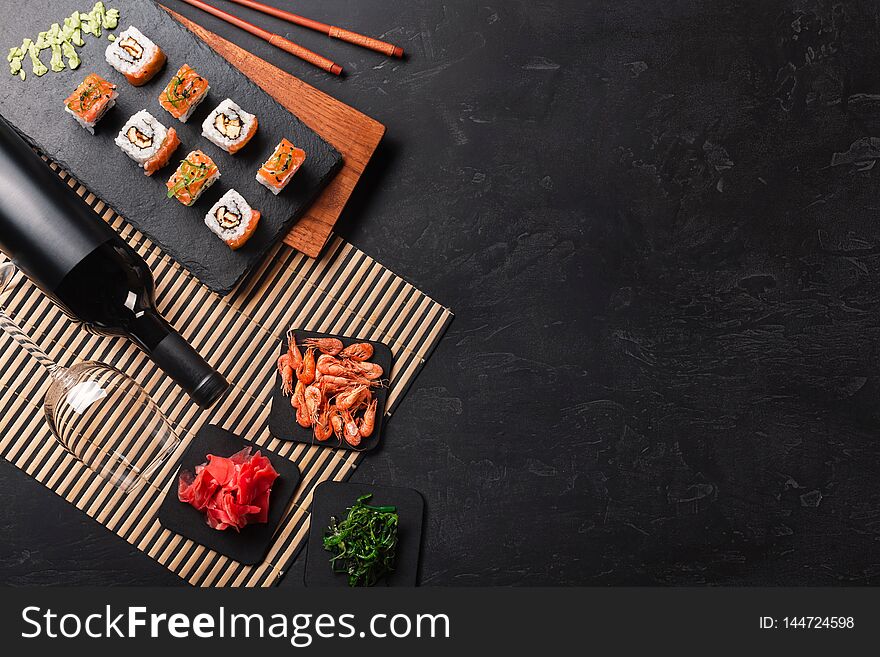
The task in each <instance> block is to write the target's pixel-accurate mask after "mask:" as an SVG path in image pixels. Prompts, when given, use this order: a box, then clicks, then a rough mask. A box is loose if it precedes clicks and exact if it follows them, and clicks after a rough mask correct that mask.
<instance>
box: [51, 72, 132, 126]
mask: <svg viewBox="0 0 880 657" xmlns="http://www.w3.org/2000/svg"><path fill="white" fill-rule="evenodd" d="M117 96H119V94H118V93H117V91H116V85H115V84H111V83H109V82H107V80H105V79H104V78H102V77H101V76H100V75H96V74H94V73H89V74H88V75H87V76H86V79H85V80H83V82H82V84H80V85H79V86H78V87H77V88H76V90H75V91H74V92H73V93H72V94H70V95H69V96H68V97H67V98H66V99H65V101H64V111H65V112H67V113H68V114H70V115H71V116H73V118H75V119H76V121H77V123H79V124H80V125H81V126H82V127H83V128H85V129H86V130H88V131H89V132H90V133H92V134H95V125H96V124H97V123H98V121H100V120H101V119H102V118H103V117H104V115H105V114H106V113H107V112H109V111H110V110H111V109H112V108H113V106H114V105H116V98H117Z"/></svg>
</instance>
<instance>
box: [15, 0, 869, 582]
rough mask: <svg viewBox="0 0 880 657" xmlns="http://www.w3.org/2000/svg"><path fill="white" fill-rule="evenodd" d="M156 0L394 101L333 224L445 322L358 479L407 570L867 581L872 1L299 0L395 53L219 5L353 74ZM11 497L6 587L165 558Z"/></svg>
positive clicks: (45, 503) (353, 94) (349, 92)
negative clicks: (404, 510) (397, 526)
mask: <svg viewBox="0 0 880 657" xmlns="http://www.w3.org/2000/svg"><path fill="white" fill-rule="evenodd" d="M275 1H276V3H277V2H278V0H275ZM168 4H169V5H170V6H173V7H174V8H175V9H178V10H180V11H181V12H182V13H184V14H186V15H187V16H189V17H192V18H194V19H195V20H197V21H199V22H201V23H202V24H203V25H205V26H206V27H208V28H210V29H212V30H215V31H217V32H219V33H221V34H223V35H225V36H228V37H230V38H232V39H233V40H235V41H236V42H238V43H239V44H241V45H243V46H244V47H246V48H248V49H250V50H251V51H253V52H255V53H257V54H259V55H260V56H262V57H265V58H266V59H268V60H270V61H273V62H275V63H277V64H279V65H281V66H282V67H283V68H285V69H287V70H290V71H292V72H294V73H295V74H297V75H300V76H302V77H303V78H304V79H306V80H307V81H309V82H310V83H312V84H314V85H316V86H317V87H319V88H321V89H323V90H325V91H328V92H329V93H331V94H333V95H335V96H337V97H339V98H340V99H342V100H344V101H346V102H348V103H350V104H352V105H354V106H355V107H357V108H359V109H361V110H363V111H364V112H366V113H367V114H370V115H371V116H374V117H376V118H377V119H379V120H380V121H382V122H383V123H385V124H386V125H387V126H388V136H387V138H386V140H385V142H384V143H383V145H382V147H381V149H380V151H379V152H378V154H377V157H376V160H375V161H374V163H373V164H372V165H371V166H370V168H369V170H368V172H367V175H366V177H365V179H364V180H363V181H362V183H361V184H360V186H359V187H358V190H357V192H356V195H355V197H354V199H353V201H352V203H351V205H350V207H349V210H348V211H347V213H346V215H345V218H344V220H343V222H342V224H341V226H340V233H341V234H342V235H343V236H344V237H346V238H347V239H349V240H351V241H352V242H354V244H356V245H357V246H358V247H360V248H361V249H363V250H364V251H366V252H367V253H369V254H371V255H373V256H375V257H376V258H377V259H378V260H379V261H381V262H382V263H383V264H385V265H386V266H388V267H390V268H391V269H392V270H393V271H395V272H397V273H398V274H400V275H401V276H403V277H405V278H406V279H408V280H410V281H412V282H413V283H414V284H416V285H417V286H418V287H420V288H421V289H423V290H425V291H426V292H427V293H428V294H430V295H432V296H433V297H434V298H435V299H437V300H438V301H440V302H442V303H444V304H446V305H448V306H450V307H451V308H453V309H454V311H455V312H456V315H457V318H456V320H455V322H454V323H453V325H452V327H451V329H450V331H449V332H448V334H447V335H446V337H445V339H444V340H443V342H442V344H441V345H440V347H439V349H438V350H437V351H436V353H435V355H434V356H433V358H432V359H431V360H430V361H429V362H428V365H427V367H426V368H425V370H424V372H423V373H422V375H421V376H420V377H419V378H418V380H417V381H416V383H415V385H414V387H413V388H412V390H411V391H410V393H409V395H408V396H407V397H406V399H405V401H404V402H403V403H402V404H401V406H400V408H399V410H398V412H397V413H396V415H395V417H394V418H393V420H392V421H391V423H390V424H389V425H388V429H387V434H386V436H387V438H386V444H385V447H384V448H383V449H382V450H381V451H379V452H378V453H376V454H374V455H371V456H370V457H369V458H367V459H366V460H365V461H364V462H363V464H362V466H361V467H360V468H359V469H358V471H357V472H356V474H355V475H354V476H355V479H356V480H357V481H363V482H373V481H375V482H381V483H383V484H389V485H407V486H413V487H415V488H417V489H419V490H420V491H422V493H424V495H425V498H426V501H427V508H428V517H427V522H426V534H425V543H424V552H423V559H422V577H421V579H422V583H423V584H425V585H475V584H486V585H506V584H521V585H537V584H600V585H607V584H705V583H713V584H768V585H774V584H808V583H809V584H819V585H827V584H838V583H850V584H862V583H864V584H877V583H880V556H878V552H877V545H878V539H880V492H878V488H880V487H878V481H880V458H878V457H880V438H878V435H877V434H878V430H880V414H878V412H877V411H876V410H875V408H876V406H877V402H878V397H880V379H878V377H877V375H876V372H877V369H878V365H880V351H878V349H877V348H876V346H875V345H876V344H877V338H878V334H880V329H878V314H880V293H878V291H877V289H875V288H877V286H878V281H880V258H878V256H880V223H878V217H880V194H878V192H880V167H876V170H875V168H874V164H875V162H876V160H877V159H878V158H880V113H878V110H880V65H878V64H880V41H878V39H877V33H876V25H877V22H878V21H880V9H878V8H877V7H876V6H875V5H874V4H873V3H868V2H856V1H850V0H844V1H843V2H841V3H839V4H836V3H824V2H806V3H804V2H790V1H783V0H753V1H751V2H732V3H720V2H719V3H693V2H681V1H677V0H670V1H668V2H648V1H647V0H641V1H639V2H635V1H632V0H622V1H616V2H611V1H609V2H584V1H583V0H581V1H573V0H572V1H562V0H556V1H554V2H544V3H534V2H514V1H509V0H501V1H499V2H490V3H488V4H487V3H475V2H464V1H458V2H457V1H452V2H446V3H440V2H434V1H432V0H411V1H408V2H399V3H389V2H383V1H381V0H358V1H357V2H340V1H337V0H329V1H328V2H315V1H314V0H302V1H300V2H298V3H297V7H298V9H299V10H300V11H301V12H302V13H303V14H306V15H309V16H313V17H315V18H322V19H324V20H327V21H329V22H336V23H338V24H341V25H343V26H350V27H353V28H355V29H358V30H360V31H363V32H365V33H368V34H377V35H381V34H383V33H384V34H385V35H386V36H387V37H388V38H389V39H390V40H392V41H395V42H398V43H400V44H401V45H403V46H404V47H405V48H406V49H407V51H408V53H409V55H410V57H409V59H408V60H407V61H405V62H403V63H399V62H396V61H387V60H383V59H382V58H381V57H380V56H377V55H373V54H372V53H368V52H365V51H361V50H360V49H356V48H353V47H350V46H348V45H345V44H341V43H333V42H330V41H328V40H327V39H326V38H323V37H321V36H320V35H317V34H314V33H310V32H307V31H304V30H302V29H300V28H296V27H293V26H287V25H285V24H283V23H280V22H278V21H275V20H273V19H269V18H267V17H262V16H257V15H255V14H252V13H251V12H249V11H247V10H244V9H241V8H235V10H234V11H235V12H236V13H238V14H239V15H242V16H248V17H251V16H256V17H257V21H258V22H259V23H260V24H261V25H264V26H267V27H270V29H273V30H275V31H278V32H281V33H282V34H288V35H289V36H291V37H292V38H294V39H295V40H297V41H299V42H301V43H302V44H303V45H306V46H308V47H313V48H314V49H316V50H319V51H321V52H323V53H325V54H329V55H332V56H333V57H334V59H336V60H337V61H338V62H339V63H341V64H342V65H343V66H344V67H345V68H346V70H347V71H348V72H349V75H348V76H347V77H346V78H345V79H342V80H335V79H330V78H329V77H328V76H326V75H324V74H322V73H320V72H318V71H314V70H312V69H310V68H308V67H307V66H306V65H304V64H302V63H300V62H299V61H297V60H295V59H293V58H291V57H289V56H287V55H285V54H283V53H280V52H278V51H276V50H274V49H273V48H272V47H270V46H268V45H266V44H264V43H262V42H259V41H257V40H255V39H252V38H250V37H249V36H248V35H245V34H243V33H241V32H238V31H234V30H233V29H231V28H229V27H228V26H226V25H225V24H223V23H221V22H219V21H217V20H215V19H213V18H211V17H208V16H206V15H204V14H201V13H199V12H198V11H197V10H194V9H191V8H189V7H186V6H185V5H183V4H182V3H181V2H177V1H172V0H169V1H168ZM796 8H797V9H796ZM0 499H2V500H3V504H0V532H2V536H3V539H2V554H0V581H2V582H4V583H12V584H44V583H45V584H48V583H64V584H85V583H88V584H174V583H178V580H177V578H176V577H175V576H174V575H172V574H170V573H168V572H166V571H165V570H164V569H163V568H162V567H160V566H159V565H157V564H155V563H153V562H152V561H151V560H150V559H148V558H147V557H145V556H143V555H141V554H139V553H137V552H136V551H134V550H133V549H132V548H130V546H128V545H127V544H126V543H125V542H123V541H121V540H120V539H118V538H116V537H115V536H113V535H111V534H110V533H108V532H107V531H106V530H104V529H102V528H101V527H100V526H98V525H97V524H95V523H93V522H92V521H90V520H88V519H87V518H86V517H85V516H84V515H83V514H80V513H77V512H75V511H73V510H71V509H70V507H69V506H68V505H66V504H65V503H63V502H62V501H60V500H58V499H57V498H55V497H54V496H53V495H51V494H50V493H48V492H46V491H45V490H43V489H42V488H41V487H40V486H39V485H37V484H36V483H34V482H32V481H30V480H29V479H28V478H27V477H25V476H24V475H22V474H21V473H19V472H17V471H15V470H14V469H13V468H11V467H10V466H8V465H7V466H3V467H0ZM301 582H302V572H301V565H298V566H295V567H294V569H293V572H291V573H290V574H289V575H288V576H287V577H286V578H285V580H284V582H283V585H284V586H299V585H301Z"/></svg>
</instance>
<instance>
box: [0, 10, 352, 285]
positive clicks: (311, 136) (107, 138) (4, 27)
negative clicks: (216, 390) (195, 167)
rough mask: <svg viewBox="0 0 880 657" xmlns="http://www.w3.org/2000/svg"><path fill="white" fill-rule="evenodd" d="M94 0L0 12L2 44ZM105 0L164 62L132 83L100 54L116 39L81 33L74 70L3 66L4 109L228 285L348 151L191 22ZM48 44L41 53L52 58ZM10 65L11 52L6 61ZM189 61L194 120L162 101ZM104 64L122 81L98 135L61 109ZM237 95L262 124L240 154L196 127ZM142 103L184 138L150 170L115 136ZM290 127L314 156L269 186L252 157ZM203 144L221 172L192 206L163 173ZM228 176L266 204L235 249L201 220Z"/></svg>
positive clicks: (107, 196) (105, 195)
mask: <svg viewBox="0 0 880 657" xmlns="http://www.w3.org/2000/svg"><path fill="white" fill-rule="evenodd" d="M93 4H94V2H93V0H30V1H29V2H27V3H26V5H27V6H26V10H25V9H24V5H22V10H21V11H14V12H13V13H14V14H15V17H14V19H10V20H2V21H0V48H2V49H3V52H4V53H8V52H9V48H11V47H13V46H20V45H21V41H22V39H23V38H24V37H29V38H31V39H36V37H37V34H38V33H39V32H41V31H44V30H47V29H48V28H49V26H50V25H51V24H52V23H53V22H62V21H63V19H64V18H65V17H67V16H69V15H70V14H71V13H72V12H73V11H74V10H80V11H86V12H87V11H89V10H90V9H91V7H92V5H93ZM105 4H106V5H107V6H108V7H116V8H118V9H119V10H120V12H121V19H120V23H119V27H118V28H117V29H115V30H113V32H114V33H115V34H119V33H120V32H121V31H122V30H124V29H126V28H127V27H128V26H129V25H134V26H135V27H137V28H139V29H140V30H141V32H143V33H144V34H145V35H146V36H147V37H149V38H151V39H152V40H153V41H154V42H155V43H156V44H157V45H158V46H159V47H160V48H162V50H164V51H165V53H166V55H168V64H166V66H165V68H164V69H163V70H162V71H161V72H160V73H159V74H158V75H156V77H155V78H153V80H152V81H150V82H149V83H148V84H146V85H145V86H143V87H133V86H131V85H130V84H129V83H128V82H127V81H126V80H125V78H124V77H123V76H122V75H121V74H119V73H117V72H116V71H115V70H113V69H112V68H111V67H110V66H109V65H108V64H107V62H106V61H105V60H104V50H105V49H106V48H107V46H108V45H109V44H110V42H109V41H108V40H107V38H106V31H105V33H104V35H103V36H102V37H101V38H100V39H98V38H95V37H94V36H93V35H90V34H87V35H84V36H83V39H84V40H85V46H84V47H82V48H79V49H78V51H79V53H80V56H81V58H82V64H81V66H80V67H79V68H78V69H76V70H73V71H72V70H70V69H65V70H64V71H61V72H59V73H51V72H50V73H47V74H46V75H44V76H43V77H41V78H38V77H36V76H34V75H33V74H32V73H31V64H30V59H29V58H25V61H24V67H25V71H26V72H27V74H28V75H27V79H26V80H25V81H24V82H22V81H21V80H19V79H18V78H16V77H13V76H12V75H10V74H9V70H8V69H5V70H2V71H0V76H5V77H2V79H3V80H4V82H5V85H4V91H3V93H2V94H0V114H2V115H3V117H4V118H6V120H7V121H9V122H10V123H11V124H12V125H13V126H14V127H15V128H16V129H17V130H18V131H19V132H20V133H22V135H23V136H24V137H25V138H26V139H27V140H28V141H29V142H30V143H31V144H32V145H34V146H36V147H37V148H38V149H39V150H41V151H42V152H43V153H44V154H46V155H47V156H48V157H49V158H51V159H52V160H54V161H55V162H57V163H58V164H59V165H61V166H62V167H64V168H65V169H67V171H69V172H70V173H71V175H73V176H74V177H75V178H76V179H77V180H79V182H81V183H82V184H84V185H85V186H86V187H88V188H89V189H90V190H91V191H93V192H94V193H95V194H96V195H97V196H98V197H99V198H100V199H102V200H103V201H104V202H106V203H107V204H109V205H110V206H111V207H112V208H113V209H114V210H115V211H116V212H118V213H119V214H120V215H122V216H123V217H125V218H126V219H127V220H128V221H129V222H131V223H132V224H133V225H134V226H135V227H136V228H138V229H139V230H141V231H142V232H143V233H145V234H146V235H147V236H149V237H150V238H151V239H152V240H153V242H155V243H156V244H157V245H158V246H160V247H161V248H162V249H164V250H165V251H166V252H167V253H168V254H169V255H171V257H173V258H174V259H175V260H177V261H178V262H180V263H181V264H182V265H183V266H185V267H186V268H187V269H189V270H190V271H191V272H192V273H193V274H194V275H195V276H196V277H197V278H198V279H199V280H201V281H202V282H203V283H204V284H205V285H207V286H208V287H209V288H210V289H211V290H213V291H214V292H218V293H220V294H226V293H228V292H230V291H231V290H232V289H233V288H234V287H235V285H236V284H237V283H238V282H239V281H240V280H241V279H242V278H244V277H245V276H246V275H247V274H248V273H249V272H250V271H251V270H252V269H253V268H254V267H255V266H256V265H257V264H259V262H260V261H261V260H262V258H263V257H264V256H265V254H266V253H267V251H268V250H269V249H270V248H271V247H272V246H273V245H274V244H276V243H277V242H278V241H279V240H281V239H282V238H283V237H284V235H286V234H287V232H288V231H289V229H290V228H291V226H292V224H293V223H294V222H295V221H296V219H297V218H298V217H299V216H300V215H301V214H303V212H304V211H305V210H306V209H307V208H308V206H309V204H310V203H311V202H312V200H314V199H315V198H316V196H317V194H318V193H319V192H320V191H321V190H322V189H323V187H324V186H325V185H326V184H327V183H328V182H329V181H330V179H331V178H332V177H333V175H334V174H335V173H336V171H337V170H338V169H339V167H340V165H341V163H342V156H341V155H340V154H339V153H338V152H337V151H336V150H335V149H334V148H333V147H332V146H330V145H329V144H328V143H327V142H325V141H324V140H323V139H321V138H320V137H319V136H318V135H317V134H315V133H314V132H313V131H312V130H311V129H310V128H308V127H307V126H306V125H305V124H303V123H302V122H301V121H300V120H299V119H297V118H296V117H295V116H293V115H292V114H291V113H290V112H288V111H287V110H286V109H284V107H282V106H281V105H280V104H278V103H277V102H276V101H275V100H274V99H273V98H272V97H270V96H269V95H268V94H267V93H266V92H264V91H263V90H262V89H260V88H259V87H258V86H257V85H255V84H254V83H253V82H251V81H250V80H249V79H248V78H247V77H246V76H245V75H244V74H242V73H241V72H240V71H238V70H236V69H235V68H234V67H232V66H231V65H230V64H229V63H228V62H227V61H226V60H225V59H223V58H222V57H221V56H220V55H218V54H217V53H216V52H214V51H213V50H211V49H210V48H209V47H208V46H207V45H205V43H203V42H202V41H201V40H200V39H198V38H197V37H196V36H195V35H193V34H192V33H191V32H190V31H189V30H187V29H186V28H184V27H183V26H182V25H180V24H179V23H178V22H177V21H175V20H174V19H173V18H172V17H171V16H169V15H168V13H167V12H165V11H164V10H162V9H160V8H159V7H158V6H157V5H156V4H155V3H153V2H152V1H151V0H110V1H109V2H105ZM49 58H50V51H48V50H45V51H43V53H42V55H41V60H42V61H43V63H44V64H46V65H48V64H49ZM3 64H4V67H5V66H6V63H5V62H4V63H3ZM183 64H189V65H191V66H192V67H193V68H195V69H196V70H197V71H198V72H199V73H200V74H201V75H203V76H204V77H205V78H207V79H208V82H209V83H210V85H211V91H210V93H209V95H208V98H207V99H206V100H205V101H204V102H203V103H202V104H201V105H200V106H199V108H198V109H197V110H196V112H195V114H194V115H193V116H192V117H191V118H190V120H189V122H188V123H185V124H184V123H181V122H180V121H178V120H177V119H174V118H173V117H172V116H171V115H170V114H168V113H167V112H166V111H165V110H164V109H162V107H161V106H160V105H159V102H158V97H159V93H160V92H161V91H162V89H164V87H165V85H166V84H167V82H168V80H170V79H171V76H173V75H174V73H175V72H176V71H177V69H178V68H180V66H181V65H183ZM91 72H94V73H97V74H98V75H100V76H102V77H104V78H106V79H107V80H109V81H110V82H113V83H114V84H116V85H117V88H118V92H119V98H118V99H117V106H116V107H115V108H114V109H113V110H111V111H110V113H109V114H107V116H105V117H104V119H103V120H102V121H101V122H100V123H99V124H98V126H97V128H96V130H95V132H96V134H95V135H94V136H92V135H90V134H89V133H88V132H87V131H86V130H84V129H83V128H81V127H80V126H79V125H77V123H76V122H75V121H74V119H73V117H71V116H70V115H68V114H67V113H65V112H64V99H65V98H67V96H68V95H69V94H70V93H71V92H73V90H74V89H75V88H76V87H77V85H78V84H79V83H80V82H82V80H83V79H84V78H85V76H86V75H87V74H88V73H91ZM227 97H228V98H232V99H233V100H234V101H236V102H237V103H238V104H239V105H240V106H241V107H242V109H244V110H246V111H248V112H251V113H252V114H256V115H257V118H258V120H259V129H258V130H257V134H256V135H255V136H254V138H253V140H252V141H251V142H250V143H249V144H248V145H247V146H246V147H245V148H244V149H243V150H242V151H241V152H239V153H238V154H236V155H234V156H233V155H229V154H228V153H226V152H224V151H223V150H221V149H219V148H217V147H216V146H214V145H213V144H211V143H210V142H209V141H208V140H207V139H204V138H203V137H202V136H201V124H202V121H203V120H204V118H205V117H206V116H207V115H208V114H209V113H210V112H211V110H213V109H214V108H215V107H216V106H217V105H218V104H219V103H220V102H221V101H222V100H223V99H225V98H227ZM142 109H146V110H147V111H149V112H150V113H151V114H152V115H153V116H155V117H156V118H157V119H158V120H159V121H160V122H161V123H162V124H163V125H165V126H166V127H172V126H173V127H174V129H175V130H176V131H177V132H178V134H179V136H180V140H181V146H180V148H179V149H178V150H177V152H176V153H175V154H174V157H173V158H172V161H171V164H169V165H168V166H167V167H165V168H164V169H162V170H161V171H158V172H157V173H155V174H154V175H153V176H152V177H147V176H145V175H144V172H143V170H142V169H141V168H140V167H138V166H137V165H136V164H135V163H134V162H132V161H131V160H130V159H129V158H128V157H127V156H126V155H125V154H124V153H123V152H122V151H121V150H119V148H118V147H117V146H116V145H115V144H114V143H113V139H114V138H115V136H116V134H117V133H118V132H119V129H120V128H121V127H122V125H123V124H124V123H125V121H126V120H127V119H128V118H129V117H130V116H131V115H132V114H134V113H135V112H137V111H139V110H142ZM282 137H287V138H288V139H289V140H290V141H292V142H293V143H294V144H296V145H297V146H299V147H300V148H302V149H304V150H305V151H306V153H307V159H306V162H305V164H304V165H303V167H302V169H301V170H300V171H299V172H297V174H296V176H295V177H294V178H293V181H292V182H291V183H290V185H288V187H287V189H285V190H284V192H282V193H281V194H279V195H278V196H274V195H273V194H271V193H270V192H269V190H267V189H266V188H264V187H263V186H261V185H260V184H259V183H257V181H256V180H255V179H254V176H255V175H256V172H257V169H259V167H260V165H262V163H263V162H264V161H265V160H266V159H267V158H268V156H269V155H270V154H271V152H272V150H273V149H274V147H275V145H276V144H277V143H278V142H280V141H281V138H282ZM195 149H201V150H203V151H204V152H205V153H207V154H208V155H209V156H210V157H211V158H212V159H213V160H214V161H215V162H216V163H217V166H218V167H219V168H220V174H221V178H220V180H219V181H217V183H216V184H215V185H214V186H213V187H211V189H209V190H208V191H207V192H206V193H205V195H204V196H203V197H202V198H201V199H200V200H199V202H198V203H196V204H195V205H194V206H193V207H189V208H188V207H185V206H183V205H181V204H180V203H178V202H177V200H175V199H168V198H166V191H167V190H166V188H165V182H166V181H167V180H168V178H169V177H170V176H171V174H172V173H173V172H174V169H175V168H176V166H177V163H178V162H179V161H180V160H181V159H183V158H184V157H185V156H186V154H187V153H188V152H190V151H192V150H195ZM230 188H235V189H236V190H238V191H239V192H240V193H241V194H242V196H244V197H245V199H247V201H248V202H249V203H250V204H251V205H252V206H253V207H255V208H256V209H258V210H259V211H260V212H261V213H262V215H263V216H262V219H261V220H260V225H259V227H258V229H257V231H256V233H255V234H254V236H253V237H252V238H251V239H250V240H249V241H248V243H247V244H246V245H245V246H244V247H243V248H241V249H239V250H238V251H231V250H230V249H229V248H228V247H227V246H226V245H225V244H224V243H223V242H222V241H221V240H219V239H218V238H217V237H215V236H214V235H213V234H212V233H211V232H210V231H209V230H208V229H207V227H206V226H205V224H204V216H205V213H206V212H207V211H208V210H209V209H210V208H211V206H212V205H213V204H214V203H215V202H216V201H217V199H218V198H220V196H222V195H223V193H224V192H226V191H227V190H229V189H230Z"/></svg>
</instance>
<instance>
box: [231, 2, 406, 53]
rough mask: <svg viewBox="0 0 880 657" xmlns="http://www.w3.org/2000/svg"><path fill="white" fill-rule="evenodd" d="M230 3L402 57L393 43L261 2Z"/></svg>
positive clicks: (399, 50) (398, 48)
mask: <svg viewBox="0 0 880 657" xmlns="http://www.w3.org/2000/svg"><path fill="white" fill-rule="evenodd" d="M231 2H234V3H235V4H237V5H241V6H242V7H249V8H250V9H255V10H257V11H261V12H263V13H264V14H269V15H270V16H274V17H275V18H281V19H283V20H286V21H290V22H291V23H295V24H296V25H302V26H303V27H307V28H309V29H310V30H315V31H317V32H323V33H324V34H326V35H327V36H329V37H331V38H333V39H340V40H341V41H347V42H348V43H353V44H354V45H356V46H360V47H362V48H369V49H370V50H375V51H376V52H380V53H382V54H383V55H388V56H389V57H398V58H399V57H403V48H401V47H400V46H395V45H394V44H393V43H386V42H385V41H380V40H379V39H374V38H372V37H368V36H364V35H363V34H358V33H357V32H351V31H350V30H344V29H342V28H341V27H335V26H334V25H327V23H321V22H319V21H315V20H312V19H311V18H306V17H305V16H299V15H297V14H293V13H291V12H289V11H284V10H283V9H276V8H275V7H270V6H269V5H264V4H263V3H262V2H256V0H231Z"/></svg>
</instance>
